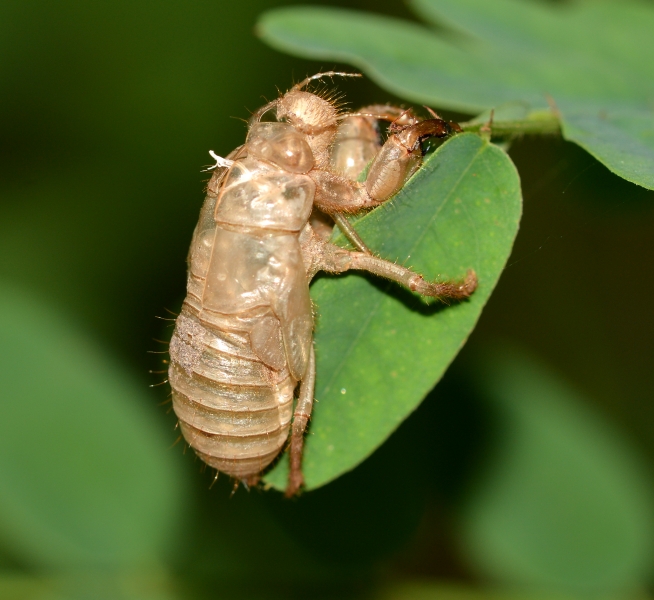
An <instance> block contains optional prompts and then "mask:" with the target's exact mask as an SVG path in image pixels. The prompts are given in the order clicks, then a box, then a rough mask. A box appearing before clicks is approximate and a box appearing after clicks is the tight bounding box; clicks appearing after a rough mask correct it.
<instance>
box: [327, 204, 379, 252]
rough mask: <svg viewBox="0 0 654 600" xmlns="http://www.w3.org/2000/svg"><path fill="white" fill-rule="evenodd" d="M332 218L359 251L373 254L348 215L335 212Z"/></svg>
mask: <svg viewBox="0 0 654 600" xmlns="http://www.w3.org/2000/svg"><path fill="white" fill-rule="evenodd" d="M332 219H334V221H335V223H336V225H338V227H339V228H340V230H341V231H342V232H343V235H344V236H345V237H346V238H347V239H348V240H349V241H350V243H351V244H352V245H353V246H354V247H355V248H356V249H357V250H359V252H363V253H364V254H372V252H370V250H369V249H368V246H366V244H365V242H364V241H363V240H362V239H361V237H359V234H358V233H357V230H356V229H355V228H354V227H353V225H352V223H350V222H349V221H348V220H347V217H346V216H345V215H343V214H341V213H333V214H332Z"/></svg>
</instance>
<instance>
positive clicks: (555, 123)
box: [459, 112, 561, 137]
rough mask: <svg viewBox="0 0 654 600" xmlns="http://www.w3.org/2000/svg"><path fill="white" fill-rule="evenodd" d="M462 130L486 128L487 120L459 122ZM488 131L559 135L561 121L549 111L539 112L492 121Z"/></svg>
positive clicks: (495, 134)
mask: <svg viewBox="0 0 654 600" xmlns="http://www.w3.org/2000/svg"><path fill="white" fill-rule="evenodd" d="M459 125H460V126H461V129H463V131H470V132H473V133H474V132H476V133H478V132H479V131H480V130H482V128H488V126H489V124H488V122H480V121H478V120H477V119H475V120H474V121H467V122H465V123H459ZM490 132H491V135H492V136H493V137H514V136H518V135H525V134H536V135H560V134H561V123H560V121H559V119H558V118H557V117H556V115H554V114H552V113H551V112H547V113H539V114H538V116H536V115H534V116H533V117H531V118H527V119H515V120H508V121H493V122H492V123H491V124H490Z"/></svg>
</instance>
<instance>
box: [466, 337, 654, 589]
mask: <svg viewBox="0 0 654 600" xmlns="http://www.w3.org/2000/svg"><path fill="white" fill-rule="evenodd" d="M470 368H472V369H473V370H474V372H475V374H476V375H475V384H476V387H477V388H478V390H479V391H480V392H481V393H482V394H483V395H484V396H485V397H486V398H487V400H488V403H489V405H490V407H491V409H492V412H493V416H494V421H495V422H496V423H498V424H499V425H498V429H497V431H496V432H495V438H496V439H495V445H494V447H492V448H491V449H490V451H489V452H488V454H487V456H486V457H485V459H486V461H485V465H486V470H485V472H484V473H483V476H482V478H481V479H480V480H479V481H477V483H476V486H475V487H474V489H473V490H471V494H470V499H469V502H468V504H467V506H465V508H464V509H463V513H462V523H463V539H464V548H465V552H466V555H467V557H468V560H470V561H471V562H472V563H473V565H475V567H476V568H477V569H478V570H479V571H481V572H482V573H484V574H486V575H487V576H490V577H491V578H493V579H495V580H499V581H500V582H502V583H504V584H511V585H514V584H521V585H528V586H531V587H534V586H536V587H538V588H545V589H556V588H559V589H564V590H566V589H567V590H571V591H574V590H576V591H580V592H586V593H588V592H592V593H593V597H596V596H597V594H598V593H599V592H602V593H605V594H611V593H625V592H629V591H633V590H634V589H638V588H639V587H641V586H643V585H644V584H646V583H647V580H648V578H649V575H650V569H651V564H652V559H653V558H654V547H653V540H654V520H653V518H652V512H651V508H652V505H654V497H653V494H652V488H651V485H650V484H649V479H650V478H649V476H648V469H647V468H646V467H645V466H644V465H643V463H642V461H641V459H640V457H638V456H637V454H636V453H635V452H634V450H633V449H632V448H631V447H630V446H629V444H628V443H627V442H626V440H624V439H622V437H621V436H620V435H619V433H618V432H616V431H615V430H614V429H613V428H612V427H611V425H610V423H607V422H605V421H604V420H603V419H602V418H601V416H600V415H598V414H596V413H594V412H593V411H592V409H591V403H590V402H589V401H588V400H587V399H584V398H580V397H579V395H578V394H577V393H576V392H575V391H574V390H573V389H571V388H570V387H569V386H568V385H567V383H565V382H564V381H561V380H560V379H559V378H558V377H557V376H556V375H554V374H553V373H551V372H549V371H548V370H547V369H546V368H545V367H544V366H542V365H541V364H539V363H538V362H537V361H536V360H534V359H531V358H529V357H528V356H526V355H525V353H524V352H518V351H516V350H515V349H514V348H511V347H499V348H493V349H492V351H490V352H488V353H487V354H486V355H482V356H481V357H480V360H478V361H477V362H475V363H473V364H472V365H470Z"/></svg>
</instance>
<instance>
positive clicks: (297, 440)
mask: <svg viewBox="0 0 654 600" xmlns="http://www.w3.org/2000/svg"><path fill="white" fill-rule="evenodd" d="M315 385H316V356H315V353H314V349H313V343H312V345H311V353H310V355H309V365H308V366H307V373H306V375H305V376H304V379H303V380H302V382H301V383H300V397H299V398H298V400H297V405H296V406H295V413H294V414H293V426H292V428H291V447H290V451H289V455H290V456H289V458H290V465H291V470H290V472H289V475H288V485H287V487H286V497H287V498H291V497H292V496H294V495H295V494H297V493H298V492H299V490H300V488H301V487H302V485H304V476H303V475H302V450H303V448H304V431H305V430H306V428H307V423H308V422H309V417H310V416H311V409H312V408H313V392H314V387H315Z"/></svg>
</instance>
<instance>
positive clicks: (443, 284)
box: [317, 243, 477, 300]
mask: <svg viewBox="0 0 654 600" xmlns="http://www.w3.org/2000/svg"><path fill="white" fill-rule="evenodd" d="M317 270H322V271H328V272H330V273H344V272H345V271H350V270H356V271H368V273H373V274H374V275H379V276H380V277H385V278H386V279H390V280H391V281H395V282H396V283H399V284H400V285H402V286H404V287H405V288H407V289H409V290H411V291H412V292H417V293H418V294H420V295H422V296H429V297H432V298H440V299H442V300H448V299H452V300H464V299H465V298H468V297H469V296H470V295H472V293H473V292H474V291H475V289H476V288H477V275H476V273H475V272H474V271H473V270H472V269H471V270H469V271H468V273H467V274H466V277H465V279H464V280H463V281H427V280H426V279H425V278H424V277H423V276H422V275H420V274H419V273H416V272H415V271H412V270H411V269H409V268H408V267H404V266H402V265H398V264H396V263H393V262H390V261H388V260H384V259H383V258H379V257H377V256H372V255H370V254H364V253H363V252H350V251H348V250H344V249H343V248H339V247H338V246H335V245H334V244H330V243H326V244H323V245H322V248H321V252H320V257H319V259H318V265H317Z"/></svg>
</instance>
